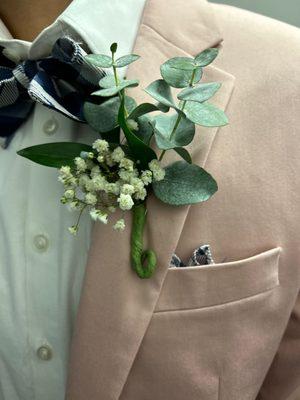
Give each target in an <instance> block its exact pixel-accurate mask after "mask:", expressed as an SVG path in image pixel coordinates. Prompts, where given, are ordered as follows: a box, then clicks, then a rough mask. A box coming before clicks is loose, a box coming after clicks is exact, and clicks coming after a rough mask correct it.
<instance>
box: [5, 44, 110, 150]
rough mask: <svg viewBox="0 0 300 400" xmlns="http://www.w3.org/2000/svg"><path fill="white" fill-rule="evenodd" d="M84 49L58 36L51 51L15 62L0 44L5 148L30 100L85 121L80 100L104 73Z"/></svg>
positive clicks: (29, 107) (30, 109) (23, 118)
mask: <svg viewBox="0 0 300 400" xmlns="http://www.w3.org/2000/svg"><path fill="white" fill-rule="evenodd" d="M85 55H86V52H85V51H84V50H83V49H82V48H81V47H80V46H79V45H78V44H77V43H76V42H75V41H74V40H72V39H70V38H69V37H62V38H59V39H58V40H57V41H56V42H55V43H54V46H53V48H52V51H51V54H50V55H49V56H47V57H45V58H42V59H39V60H25V61H22V62H20V63H19V64H16V63H15V62H13V61H12V60H11V59H10V57H9V51H7V50H5V49H4V47H2V46H0V137H2V138H3V139H2V140H4V143H3V145H2V146H3V147H4V148H7V147H8V145H9V143H10V141H11V140H12V138H13V135H14V133H15V132H16V130H17V129H18V128H19V126H20V125H21V124H22V123H23V122H24V121H25V120H26V118H27V117H28V116H29V114H30V112H31V111H32V109H33V105H34V103H35V102H36V101H37V102H40V103H42V104H44V105H45V106H47V107H49V108H51V109H54V110H56V111H58V112H61V113H62V114H64V115H66V116H67V117H69V118H71V119H74V120H76V121H80V122H85V120H84V117H83V102H84V101H85V100H86V98H87V96H88V95H89V94H90V93H91V92H93V91H95V90H97V89H98V82H99V80H100V79H101V78H102V77H103V76H104V75H105V72H104V71H103V70H102V69H100V68H97V67H94V66H92V65H91V64H90V63H88V62H87V61H86V60H85V58H84V56H85Z"/></svg>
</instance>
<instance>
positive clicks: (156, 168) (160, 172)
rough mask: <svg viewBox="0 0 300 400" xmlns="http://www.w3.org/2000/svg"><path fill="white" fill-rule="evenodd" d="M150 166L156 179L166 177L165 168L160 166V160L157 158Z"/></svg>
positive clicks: (159, 179)
mask: <svg viewBox="0 0 300 400" xmlns="http://www.w3.org/2000/svg"><path fill="white" fill-rule="evenodd" d="M148 165H149V168H150V170H151V171H152V172H153V179H154V180H156V181H161V180H162V179H164V177H165V170H164V169H163V168H162V167H161V166H160V164H159V161H158V160H156V159H155V158H154V159H153V160H151V161H150V162H149V163H148Z"/></svg>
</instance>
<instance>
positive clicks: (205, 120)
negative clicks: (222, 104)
mask: <svg viewBox="0 0 300 400" xmlns="http://www.w3.org/2000/svg"><path fill="white" fill-rule="evenodd" d="M184 112H185V114H186V116H187V118H188V119H190V120H191V121H192V122H194V123H195V124H197V125H202V126H208V127H214V126H223V125H227V124H228V119H227V116H226V114H225V113H224V111H223V110H221V109H219V108H217V107H216V106H214V105H213V104H210V103H207V102H204V103H197V102H195V101H187V102H186V105H185V108H184Z"/></svg>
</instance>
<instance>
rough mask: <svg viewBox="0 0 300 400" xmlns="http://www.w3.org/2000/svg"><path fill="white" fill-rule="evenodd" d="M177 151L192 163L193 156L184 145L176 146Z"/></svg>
mask: <svg viewBox="0 0 300 400" xmlns="http://www.w3.org/2000/svg"><path fill="white" fill-rule="evenodd" d="M174 150H175V151H176V153H178V154H179V155H180V157H182V158H183V159H184V160H185V161H186V162H188V163H189V164H192V157H191V155H190V153H189V152H188V151H187V150H186V149H185V148H184V147H174Z"/></svg>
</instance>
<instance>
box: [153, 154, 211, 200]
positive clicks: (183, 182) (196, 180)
mask: <svg viewBox="0 0 300 400" xmlns="http://www.w3.org/2000/svg"><path fill="white" fill-rule="evenodd" d="M165 171H166V175H165V177H164V179H163V180H161V181H154V182H153V183H152V187H153V190H154V194H155V195H156V197H158V198H159V199H160V200H161V201H163V202H165V203H168V204H171V205H175V206H181V205H186V204H194V203H200V202H203V201H206V200H208V199H209V198H210V197H211V196H212V195H213V194H214V193H215V192H216V191H217V190H218V186H217V182H216V181H215V180H214V178H213V177H212V176H211V175H210V174H209V173H208V172H206V171H205V170H204V169H203V168H201V167H200V166H199V165H196V164H189V163H188V162H186V161H175V162H174V163H172V164H171V165H168V166H167V167H166V168H165Z"/></svg>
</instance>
